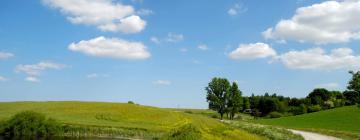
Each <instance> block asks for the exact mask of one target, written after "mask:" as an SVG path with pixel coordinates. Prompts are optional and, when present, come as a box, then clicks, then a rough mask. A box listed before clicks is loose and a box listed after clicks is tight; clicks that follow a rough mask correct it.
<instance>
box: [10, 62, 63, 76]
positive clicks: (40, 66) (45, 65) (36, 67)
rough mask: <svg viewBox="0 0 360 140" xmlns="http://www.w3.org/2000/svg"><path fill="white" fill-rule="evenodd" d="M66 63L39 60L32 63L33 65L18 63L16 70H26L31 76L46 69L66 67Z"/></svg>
mask: <svg viewBox="0 0 360 140" xmlns="http://www.w3.org/2000/svg"><path fill="white" fill-rule="evenodd" d="M65 67H66V65H64V64H57V63H52V62H46V61H43V62H39V63H37V64H31V65H22V64H20V65H17V66H16V68H15V71H16V72H24V73H26V74H27V75H31V76H38V75H40V74H41V72H43V71H45V70H51V69H53V70H60V69H63V68H65Z"/></svg>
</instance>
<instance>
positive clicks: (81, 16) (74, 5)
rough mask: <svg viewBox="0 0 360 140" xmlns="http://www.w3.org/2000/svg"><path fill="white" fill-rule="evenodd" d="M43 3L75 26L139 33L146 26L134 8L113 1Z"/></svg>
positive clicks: (80, 0) (51, 0)
mask: <svg viewBox="0 0 360 140" xmlns="http://www.w3.org/2000/svg"><path fill="white" fill-rule="evenodd" d="M43 3H44V4H45V5H47V6H50V7H52V8H55V9H58V10H60V11H61V12H62V13H63V14H64V15H66V16H67V19H68V20H69V21H70V22H71V23H73V24H85V25H93V26H96V27H97V28H98V29H100V30H102V31H111V32H124V33H137V32H140V31H142V30H143V29H144V28H145V26H146V21H144V20H142V19H141V18H140V17H139V16H137V15H136V11H135V10H134V8H133V7H132V6H130V5H123V4H121V3H115V2H114V1H113V0H43Z"/></svg>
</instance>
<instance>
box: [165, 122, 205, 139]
mask: <svg viewBox="0 0 360 140" xmlns="http://www.w3.org/2000/svg"><path fill="white" fill-rule="evenodd" d="M163 139H165V140H199V139H201V132H200V130H199V129H198V128H197V127H196V126H194V125H192V124H186V125H183V126H181V127H179V128H176V129H174V130H172V131H171V132H170V133H169V134H168V135H166V136H165V137H164V138H163Z"/></svg>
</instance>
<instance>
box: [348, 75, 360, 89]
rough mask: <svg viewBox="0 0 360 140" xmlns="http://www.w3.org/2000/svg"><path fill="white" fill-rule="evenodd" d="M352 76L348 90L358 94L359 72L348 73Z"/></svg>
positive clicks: (359, 87)
mask: <svg viewBox="0 0 360 140" xmlns="http://www.w3.org/2000/svg"><path fill="white" fill-rule="evenodd" d="M349 73H350V74H351V75H352V78H351V80H350V82H349V85H348V87H347V88H348V89H349V90H352V91H356V92H358V93H360V71H358V72H353V71H350V72H349Z"/></svg>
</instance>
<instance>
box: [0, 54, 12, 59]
mask: <svg viewBox="0 0 360 140" xmlns="http://www.w3.org/2000/svg"><path fill="white" fill-rule="evenodd" d="M11 57H14V54H12V53H8V52H0V60H4V59H9V58H11Z"/></svg>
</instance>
